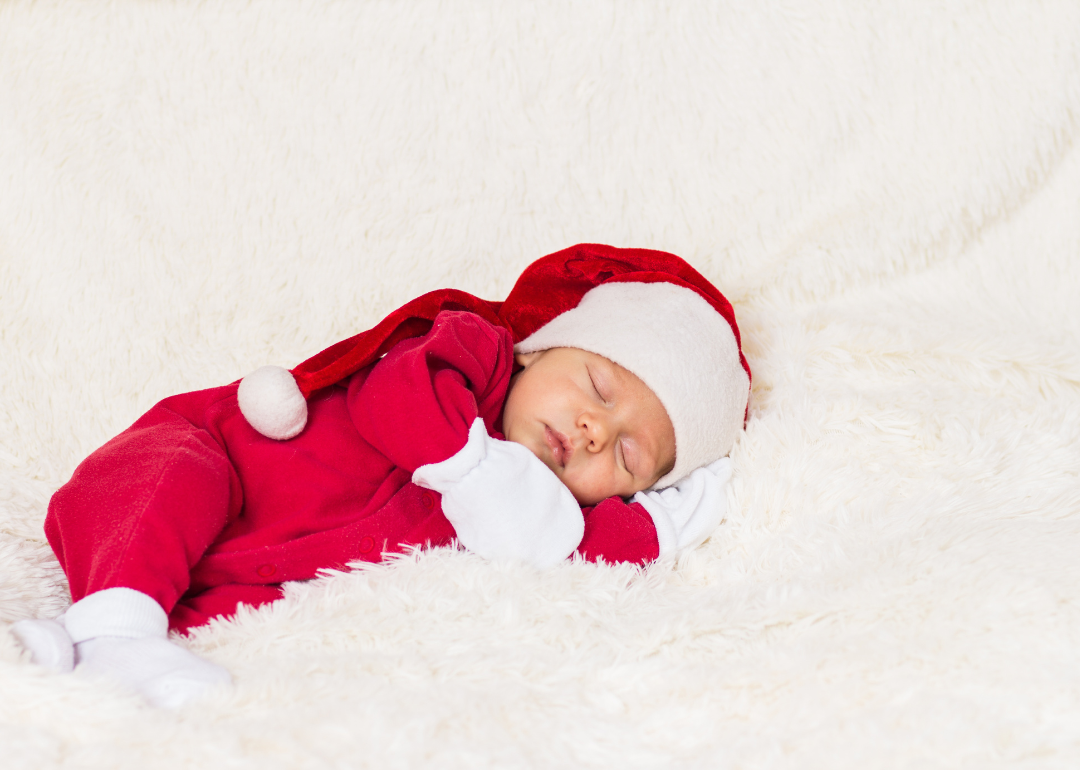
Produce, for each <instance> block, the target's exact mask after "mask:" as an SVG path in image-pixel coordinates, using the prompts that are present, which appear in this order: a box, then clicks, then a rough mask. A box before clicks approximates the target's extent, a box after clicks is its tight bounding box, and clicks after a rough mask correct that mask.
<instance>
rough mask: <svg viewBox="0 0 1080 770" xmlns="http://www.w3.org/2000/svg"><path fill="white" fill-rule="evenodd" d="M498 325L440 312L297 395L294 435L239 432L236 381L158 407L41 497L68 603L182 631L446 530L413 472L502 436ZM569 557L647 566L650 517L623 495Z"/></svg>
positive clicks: (448, 535) (449, 532)
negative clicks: (114, 593)
mask: <svg viewBox="0 0 1080 770" xmlns="http://www.w3.org/2000/svg"><path fill="white" fill-rule="evenodd" d="M513 366H514V364H513V340H512V339H511V335H510V332H509V331H508V330H506V329H505V328H502V327H499V326H495V325H493V324H492V323H490V322H488V321H486V320H484V319H483V318H481V317H480V316H478V315H476V314H474V313H471V312H467V311H442V312H441V313H439V314H438V315H437V316H436V318H435V321H434V323H433V325H432V327H431V329H430V331H428V332H427V333H426V334H424V335H423V336H421V337H417V338H412V339H406V340H403V341H401V342H398V343H397V344H396V345H395V346H394V347H393V348H392V349H391V350H390V352H389V353H387V354H386V356H385V357H384V358H382V359H381V360H379V361H378V362H377V363H375V364H371V365H369V366H366V367H364V368H363V369H361V370H360V371H358V372H356V373H354V374H352V375H350V376H349V377H347V378H346V379H345V380H342V381H341V382H339V383H337V384H336V385H334V386H331V387H328V388H324V389H321V390H320V391H318V392H317V393H316V394H315V395H314V396H313V397H312V398H310V399H309V400H308V401H307V408H308V419H307V424H306V427H305V428H304V430H303V431H302V432H301V433H299V434H298V435H297V436H295V437H294V438H292V439H290V440H288V441H276V440H274V439H270V438H267V437H265V436H263V435H261V434H260V433H258V432H257V431H256V430H254V429H253V428H252V427H251V425H249V424H248V422H247V420H246V419H245V418H244V416H243V415H242V414H241V412H240V409H239V407H238V404H237V395H236V392H237V385H236V384H233V385H228V386H225V387H220V388H213V389H210V390H203V391H198V392H195V393H184V394H182V395H178V396H173V397H171V398H167V399H165V400H164V401H162V402H160V403H159V404H157V405H156V406H155V407H154V408H153V409H151V410H150V411H149V412H147V414H145V415H144V416H143V417H141V418H140V419H139V420H138V421H137V422H136V423H135V424H134V425H132V426H131V427H130V428H128V429H127V430H126V431H124V432H123V433H121V434H120V435H119V436H117V437H116V438H114V439H113V440H112V441H110V442H108V443H107V444H105V445H104V446H103V447H101V448H100V449H99V450H97V451H96V452H95V453H94V454H92V455H91V456H90V457H89V458H87V459H86V460H85V461H84V462H83V463H82V464H81V465H80V466H79V468H78V469H77V470H76V471H75V474H74V476H73V477H72V479H71V481H70V482H69V483H68V484H66V485H65V486H64V487H62V488H61V489H60V490H59V491H58V492H57V493H56V495H55V496H54V497H53V499H52V501H51V503H50V505H49V513H48V517H47V519H46V523H45V531H46V535H47V536H48V538H49V543H50V544H51V545H52V547H53V550H54V551H55V552H56V554H57V557H58V558H59V559H60V563H61V565H62V566H63V568H64V571H65V573H66V574H67V575H68V580H69V582H70V585H71V594H72V599H74V600H75V601H78V600H80V599H82V598H83V597H84V596H87V595H89V594H92V593H95V592H97V591H102V590H105V589H108V588H117V587H126V588H132V589H135V590H138V591H141V592H143V593H145V594H147V595H148V596H150V597H152V598H153V599H154V600H156V601H157V602H158V603H159V604H160V605H161V606H162V607H163V608H164V609H165V611H166V612H168V613H169V621H170V627H171V628H172V629H175V630H185V629H187V628H190V627H192V626H196V625H200V624H202V623H205V622H206V621H207V620H209V619H210V618H212V617H214V616H218V615H227V614H230V613H232V612H233V611H234V610H235V608H236V605H237V604H239V603H241V602H242V603H245V604H251V605H259V604H263V603H265V602H268V601H273V600H274V599H276V598H278V597H279V596H280V594H281V583H282V582H283V581H288V580H306V579H309V578H312V577H314V576H315V575H316V573H317V572H318V570H320V569H324V568H329V567H338V568H341V567H344V566H345V565H347V564H348V563H349V562H350V561H354V560H364V561H379V560H380V559H382V558H383V556H384V555H385V554H388V553H397V552H400V551H402V550H403V549H405V548H407V547H409V546H425V545H428V546H438V545H445V544H448V543H450V542H451V541H452V540H453V538H454V535H455V532H454V528H453V526H452V525H451V524H450V522H449V521H447V519H446V517H445V516H444V515H443V513H442V509H441V496H440V495H439V493H438V492H434V491H431V490H428V489H423V488H421V487H418V486H417V485H415V484H413V483H412V481H411V478H412V475H413V473H414V472H415V471H416V469H417V468H419V467H420V466H423V465H428V464H431V463H438V462H441V461H443V460H446V459H448V458H450V457H452V456H454V455H455V454H457V453H458V452H459V451H460V450H461V449H462V447H463V446H464V445H465V443H466V441H467V439H468V434H469V428H470V426H471V425H472V423H473V422H474V421H475V420H476V419H477V418H480V419H481V420H482V421H483V424H484V427H485V428H486V429H487V432H488V433H489V435H491V436H492V437H494V438H496V439H502V434H501V414H502V406H503V402H504V401H505V398H506V393H507V389H508V386H509V383H510V376H511V374H512V370H513ZM582 515H583V517H584V522H585V534H584V537H583V538H582V540H581V543H580V545H579V547H578V549H577V552H578V553H580V554H581V555H582V556H584V557H585V558H588V559H593V560H595V559H601V558H602V559H604V560H606V561H609V562H616V561H631V562H636V563H645V562H648V561H650V560H652V559H655V558H656V557H657V555H658V553H659V546H658V542H657V536H656V529H655V527H654V524H653V521H652V519H651V517H650V515H649V513H648V512H647V511H646V510H645V509H644V508H643V507H642V506H641V505H640V504H637V503H630V504H627V503H625V502H623V501H622V500H621V499H619V498H617V497H613V498H610V499H608V500H605V501H603V502H602V503H600V504H599V505H597V506H595V507H588V508H584V509H582Z"/></svg>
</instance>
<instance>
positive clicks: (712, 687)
mask: <svg viewBox="0 0 1080 770" xmlns="http://www.w3.org/2000/svg"><path fill="white" fill-rule="evenodd" d="M944 5H947V6H948V7H944ZM944 5H943V4H938V3H890V2H861V1H859V0H850V1H846V2H839V3H826V2H822V3H804V4H796V3H788V2H784V3H777V4H759V3H753V2H707V1H705V0H701V1H700V2H696V3H695V2H690V3H667V2H659V1H657V2H648V1H645V0H629V1H628V2H622V1H621V0H605V1H603V2H582V3H575V2H553V3H544V4H528V3H522V4H516V3H513V4H511V3H507V4H499V3H491V2H484V0H462V2H439V1H438V0H418V1H417V2H412V3H394V2H378V1H376V0H372V1H370V2H355V3H342V2H330V1H329V0H304V1H302V2H296V1H292V0H290V1H289V2H285V1H284V0H281V1H280V2H275V1H274V0H271V1H270V2H262V3H238V2H228V1H227V0H207V2H200V3H185V2H155V3H144V2H136V1H135V0H115V1H114V2H95V3H65V2H47V1H43V2H35V3H21V2H6V3H3V4H2V5H0V300H2V301H0V621H2V623H0V764H3V766H4V767H5V768H24V767H25V768H53V767H56V768H61V767H63V768H99V767H101V768H104V767H125V768H128V767H130V768H146V767H154V768H181V767H230V768H248V767H250V768H260V770H266V769H267V768H351V767H377V768H380V769H383V768H398V767H402V768H405V767H446V768H478V767H500V768H519V767H520V768H549V767H550V768H562V767H584V768H603V767H617V768H635V767H643V768H646V767H683V768H698V767H702V768H706V767H708V768H711V767H739V768H764V767H769V768H800V769H802V768H867V767H883V768H884V767H977V768H992V767H1025V768H1027V767H1032V768H1034V767H1039V768H1042V767H1075V766H1077V764H1080V727H1078V725H1080V654H1078V646H1080V475H1078V472H1080V309H1078V308H1080V304H1078V303H1080V299H1078V298H1080V149H1078V146H1077V137H1078V135H1080V5H1078V4H1076V3H1075V2H1067V1H1065V0H1063V1H1062V2H1052V1H1047V2H1028V1H1025V0H1017V1H1016V2H996V3H987V4H983V3H952V4H944ZM582 241H592V242H605V243H611V244H614V245H618V246H642V247H649V248H657V249H663V250H667V251H672V252H675V253H677V254H679V255H681V256H683V257H684V258H686V259H687V260H689V261H690V262H691V263H692V264H694V265H695V266H696V267H697V268H698V269H699V270H701V271H702V272H703V273H705V274H706V275H707V276H708V277H709V278H710V279H711V280H713V281H714V282H715V283H716V284H717V285H718V286H719V287H720V288H721V290H722V291H724V292H725V294H726V295H727V296H728V298H729V299H731V301H732V302H733V304H734V305H735V309H736V312H737V314H738V316H739V320H740V324H741V327H742V331H743V334H744V340H745V347H746V352H747V355H748V357H749V359H750V362H751V366H752V367H753V370H754V389H753V398H752V405H751V417H750V422H749V426H748V428H747V430H746V432H745V434H744V435H743V436H742V438H741V439H740V441H739V442H738V444H737V446H736V448H735V450H734V452H733V458H734V460H735V466H736V469H737V471H736V477H735V480H734V482H733V484H732V486H731V487H730V491H729V503H730V510H729V515H728V518H727V520H726V521H725V522H724V524H723V525H721V527H720V529H719V530H718V531H717V532H716V533H715V535H714V536H713V537H712V538H711V539H710V540H709V541H708V542H707V543H705V545H703V546H702V547H701V548H699V549H697V550H696V551H694V552H693V553H690V554H688V555H686V556H685V557H683V558H682V559H680V560H679V561H678V562H677V563H658V564H655V565H653V566H651V567H649V568H648V569H646V570H635V569H632V568H628V567H625V566H618V567H608V566H596V565H593V564H587V563H569V562H568V563H566V564H564V565H562V566H560V567H558V568H556V569H552V570H550V571H548V572H544V573H538V572H533V571H530V570H529V569H526V568H524V567H516V566H511V565H493V564H489V563H485V562H484V561H482V560H481V559H479V558H476V557H474V556H472V555H470V554H467V553H462V552H457V551H452V550H447V549H443V550H435V551H428V552H424V553H416V554H413V555H411V556H408V557H406V558H402V559H400V560H397V561H395V562H393V563H388V564H383V565H378V566H375V567H364V568H358V569H357V570H355V571H352V572H348V573H335V574H327V575H326V576H325V577H324V578H321V579H319V580H316V581H312V582H309V583H305V584H293V585H290V586H289V589H288V595H287V597H286V598H285V599H284V600H282V601H280V602H278V603H276V604H274V605H272V606H269V607H266V608H263V609H261V610H259V611H250V612H243V613H241V614H240V615H239V616H238V617H236V618H235V619H234V620H231V621H228V622H217V623H215V624H213V625H211V626H209V627H207V628H205V629H203V630H202V631H200V632H199V633H198V634H197V635H196V636H195V637H194V638H192V639H191V640H190V641H189V642H188V644H190V646H191V647H192V649H194V650H196V651H197V652H198V653H199V654H202V655H205V656H206V657H207V658H209V659H211V660H214V661H216V662H218V663H221V664H222V665H225V666H227V667H228V668H229V670H230V671H231V672H232V673H233V676H234V679H235V683H236V684H235V687H234V688H233V689H232V690H230V691H228V692H220V693H217V694H215V695H214V696H212V697H211V698H209V699H207V700H205V701H204V702H202V703H200V704H199V705H197V706H192V707H189V708H187V709H184V710H182V711H180V712H176V713H173V712H163V711H158V710H154V709H151V708H148V707H146V706H144V705H143V704H142V703H141V702H140V701H139V700H138V699H137V698H136V697H134V696H132V695H129V694H128V693H125V692H123V691H121V690H119V689H118V688H114V687H111V686H110V685H109V684H107V683H103V682H100V681H96V680H93V679H91V678H89V677H86V676H83V675H79V674H76V675H72V676H59V675H54V674H49V673H47V672H45V671H43V670H41V669H39V668H38V667H35V666H33V665H31V664H29V663H28V662H27V660H26V658H25V656H24V655H23V654H22V653H21V651H20V649H19V648H18V646H17V644H16V643H15V641H14V638H13V637H12V636H11V634H9V633H8V632H7V630H6V626H7V624H8V623H9V622H10V621H13V620H17V619H19V618H22V617H28V616H35V615H36V616H45V615H55V614H57V613H59V612H60V611H61V610H62V609H63V608H64V606H65V605H66V603H67V602H68V595H67V591H66V586H65V583H64V578H63V575H62V573H61V572H60V570H59V568H58V566H57V563H56V560H55V559H54V557H53V555H52V553H51V551H50V550H49V548H48V546H47V544H46V543H45V540H44V535H43V532H42V520H43V518H44V515H45V510H46V506H47V503H48V500H49V497H50V495H51V494H52V492H53V491H54V490H55V489H56V488H57V487H58V486H60V485H61V484H62V483H64V481H66V480H67V478H68V477H69V476H70V474H71V472H72V471H73V469H74V468H75V466H76V464H77V463H78V462H79V461H80V460H81V459H82V458H83V457H84V456H85V455H87V454H88V453H89V452H90V451H92V450H93V449H94V448H95V447H97V446H99V445H100V444H101V443H103V442H104V441H105V440H107V439H108V438H110V437H111V436H112V435H114V434H115V433H117V432H119V431H120V430H122V429H123V428H124V427H126V426H127V425H129V424H130V423H131V422H132V421H133V420H134V419H135V418H136V417H137V416H138V415H139V414H141V413H142V412H143V411H144V410H146V409H147V408H148V407H150V406H151V405H152V404H153V403H155V402H156V401H157V400H159V399H160V398H162V397H164V396H166V395H168V394H171V393H174V392H178V391H182V390H192V389H197V388H203V387H209V386H212V385H217V384H221V383H225V382H229V381H232V380H235V379H237V378H239V377H241V376H243V375H244V374H246V373H247V372H249V371H251V370H253V369H255V368H257V367H258V366H260V365H263V364H266V363H276V364H281V365H285V366H291V365H294V364H296V363H298V362H299V361H301V360H303V359H304V358H305V357H307V356H308V355H310V354H311V353H313V352H315V351H317V350H319V349H321V348H322V347H324V346H325V345H327V344H328V343H330V342H332V341H335V340H337V339H340V338H343V337H346V336H349V335H350V334H352V333H354V332H355V331H357V330H359V329H363V328H367V327H368V326H370V325H371V324H372V323H374V322H375V321H376V320H378V319H379V318H381V317H382V316H383V315H384V314H385V313H386V312H388V311H389V310H391V309H393V308H394V307H397V306H398V305H400V304H401V303H402V302H404V301H405V300H407V299H408V298H410V297H412V296H415V295H417V294H419V293H421V292H424V291H427V290H430V289H434V288H438V287H443V286H453V287H456V288H461V289H464V290H466V291H470V292H472V293H474V294H477V295H480V296H483V297H488V298H492V299H498V298H501V297H503V296H505V294H506V292H507V291H508V290H509V288H510V286H511V285H512V283H513V281H514V279H515V277H516V276H517V274H518V273H519V272H520V271H521V269H522V268H523V267H524V266H525V265H526V264H528V263H529V262H530V261H532V260H533V259H535V258H536V257H539V256H541V255H543V254H546V253H549V252H552V251H555V250H557V249H560V248H563V247H565V246H568V245H571V244H573V243H577V242H582Z"/></svg>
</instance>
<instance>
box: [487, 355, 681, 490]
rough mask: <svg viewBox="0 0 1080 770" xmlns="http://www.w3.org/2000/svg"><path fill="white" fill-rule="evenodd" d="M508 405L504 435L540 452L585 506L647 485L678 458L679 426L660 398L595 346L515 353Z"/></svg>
mask: <svg viewBox="0 0 1080 770" xmlns="http://www.w3.org/2000/svg"><path fill="white" fill-rule="evenodd" d="M515 358H516V360H517V362H518V363H519V364H521V365H522V366H524V367H525V368H524V369H523V370H522V371H520V372H518V373H517V374H516V375H514V378H513V380H512V381H511V384H510V393H509V395H508V396H507V398H506V405H505V407H504V408H503V431H504V432H505V434H506V438H507V439H509V440H510V441H515V442H517V443H518V444H522V445H523V446H525V447H527V448H528V449H529V450H531V451H532V453H533V454H535V455H536V456H537V457H539V458H540V459H541V460H542V461H543V463H544V464H545V465H547V466H548V467H549V468H551V470H553V471H554V472H555V475H556V476H558V477H559V479H560V480H561V481H562V482H563V483H564V484H565V485H566V486H567V487H568V488H569V489H570V491H571V492H572V493H573V495H574V497H575V498H576V499H577V501H578V502H579V503H581V504H582V505H594V504H596V503H598V502H600V501H601V500H604V499H606V498H608V497H611V496H612V495H619V496H620V497H630V496H631V495H633V494H634V493H635V492H640V491H641V490H643V489H648V488H649V487H651V486H652V485H653V484H655V483H656V482H657V481H658V480H659V479H660V478H661V477H662V476H664V474H666V473H667V472H668V471H670V470H671V468H672V466H673V465H674V463H675V429H674V428H673V427H672V425H671V420H670V419H669V418H668V415H667V411H666V410H665V409H664V406H663V404H661V403H660V399H658V398H657V397H656V394H655V393H653V392H652V391H651V390H650V389H649V387H648V386H647V385H646V384H645V383H644V382H642V381H641V380H640V379H638V377H637V376H636V375H634V374H632V373H631V372H630V371H628V370H626V369H624V368H623V367H621V366H619V365H618V364H616V363H613V362H611V361H609V360H608V359H606V358H604V357H603V356H598V355H596V354H595V353H587V352H585V351H584V350H578V349H577V348H551V349H549V350H542V351H539V352H537V353H525V354H520V353H519V354H518V355H517V356H515Z"/></svg>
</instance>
